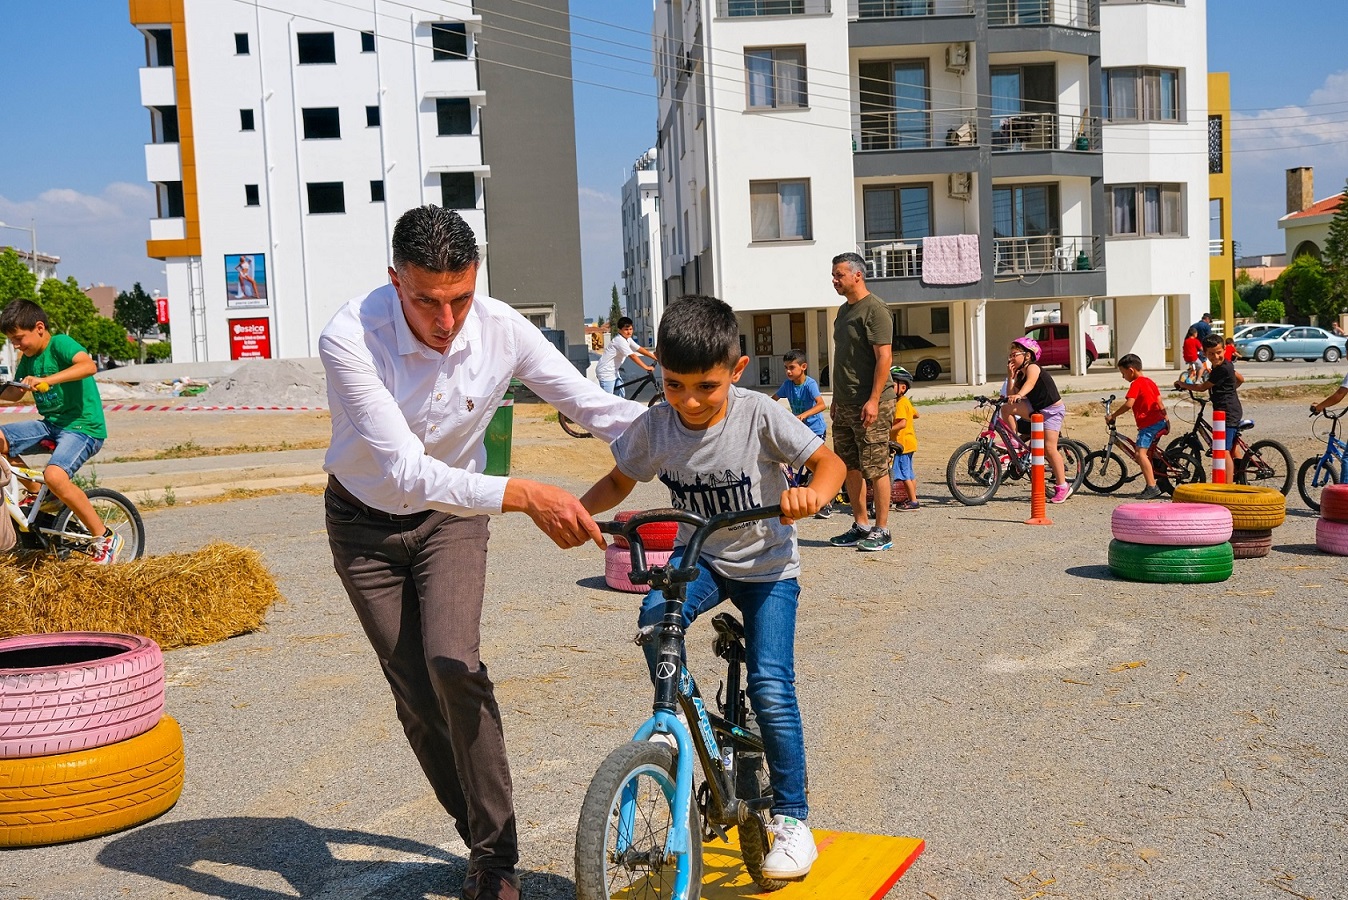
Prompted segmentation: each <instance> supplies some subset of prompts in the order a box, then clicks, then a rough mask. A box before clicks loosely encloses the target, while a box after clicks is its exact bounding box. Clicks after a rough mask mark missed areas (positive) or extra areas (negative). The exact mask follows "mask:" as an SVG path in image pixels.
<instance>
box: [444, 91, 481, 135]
mask: <svg viewBox="0 0 1348 900" xmlns="http://www.w3.org/2000/svg"><path fill="white" fill-rule="evenodd" d="M435 124H436V132H435V133H436V134H442V135H443V134H472V133H473V111H472V107H471V106H470V104H469V103H468V101H467V100H463V99H459V98H443V97H442V98H439V99H437V100H436V101H435Z"/></svg>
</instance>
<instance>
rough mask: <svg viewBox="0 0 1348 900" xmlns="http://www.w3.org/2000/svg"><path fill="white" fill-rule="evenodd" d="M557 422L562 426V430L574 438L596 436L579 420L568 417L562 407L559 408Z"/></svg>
mask: <svg viewBox="0 0 1348 900" xmlns="http://www.w3.org/2000/svg"><path fill="white" fill-rule="evenodd" d="M557 424H558V425H561V426H562V431H565V432H566V433H567V434H569V435H571V436H572V437H573V438H588V437H594V435H592V434H590V432H588V431H586V430H585V429H584V428H583V427H582V426H581V424H580V423H579V422H577V421H575V420H574V419H568V418H567V417H566V414H565V413H564V412H562V411H561V410H560V409H559V410H557Z"/></svg>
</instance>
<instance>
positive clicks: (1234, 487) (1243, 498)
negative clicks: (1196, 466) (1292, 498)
mask: <svg viewBox="0 0 1348 900" xmlns="http://www.w3.org/2000/svg"><path fill="white" fill-rule="evenodd" d="M1171 499H1172V500H1174V501H1175V502H1176V503H1214V504H1216V505H1218V506H1225V507H1226V508H1227V509H1229V510H1231V527H1233V528H1235V529H1236V530H1238V531H1257V530H1259V529H1263V528H1277V527H1278V526H1279V525H1281V524H1282V523H1283V521H1284V520H1285V519H1286V518H1287V498H1286V497H1284V496H1283V495H1282V493H1281V492H1280V491H1279V490H1278V489H1277V488H1270V487H1258V486H1255V485H1248V484H1181V485H1178V486H1176V488H1175V493H1174V495H1173V496H1172V497H1171Z"/></svg>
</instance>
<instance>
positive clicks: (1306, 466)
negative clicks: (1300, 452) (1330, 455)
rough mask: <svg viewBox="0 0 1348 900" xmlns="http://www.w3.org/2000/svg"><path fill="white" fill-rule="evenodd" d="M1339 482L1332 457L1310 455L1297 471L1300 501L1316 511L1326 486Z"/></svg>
mask: <svg viewBox="0 0 1348 900" xmlns="http://www.w3.org/2000/svg"><path fill="white" fill-rule="evenodd" d="M1338 483H1339V466H1338V464H1337V463H1336V462H1334V460H1332V459H1325V458H1324V457H1322V456H1312V457H1311V458H1310V459H1308V460H1306V461H1305V462H1304V463H1302V464H1301V469H1300V470H1299V471H1298V472H1297V493H1299V494H1301V499H1302V501H1303V502H1304V503H1305V504H1306V505H1307V506H1309V507H1310V508H1311V509H1313V510H1315V511H1316V512H1319V511H1320V495H1321V494H1322V493H1324V490H1325V488H1326V487H1328V486H1329V485H1331V484H1338Z"/></svg>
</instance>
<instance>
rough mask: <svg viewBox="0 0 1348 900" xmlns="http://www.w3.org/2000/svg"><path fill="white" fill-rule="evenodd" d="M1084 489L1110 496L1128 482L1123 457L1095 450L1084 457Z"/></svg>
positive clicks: (1112, 452) (1110, 452)
mask: <svg viewBox="0 0 1348 900" xmlns="http://www.w3.org/2000/svg"><path fill="white" fill-rule="evenodd" d="M1085 468H1086V474H1085V478H1084V481H1085V483H1086V487H1088V488H1090V489H1091V490H1093V491H1095V493H1097V494H1112V493H1114V492H1115V491H1117V490H1118V489H1119V488H1121V487H1123V483H1124V482H1125V481H1127V480H1128V466H1127V464H1126V463H1125V462H1124V461H1123V457H1122V456H1119V454H1117V453H1115V452H1114V451H1112V450H1110V451H1108V452H1106V451H1104V450H1096V451H1095V452H1094V453H1089V454H1087V455H1086V466H1085Z"/></svg>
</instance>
